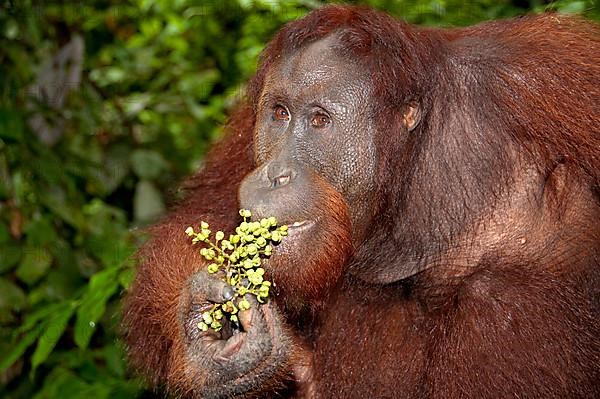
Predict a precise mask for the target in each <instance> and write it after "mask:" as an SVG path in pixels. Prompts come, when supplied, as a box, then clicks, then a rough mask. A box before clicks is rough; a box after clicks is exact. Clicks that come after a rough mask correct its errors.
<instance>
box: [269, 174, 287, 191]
mask: <svg viewBox="0 0 600 399" xmlns="http://www.w3.org/2000/svg"><path fill="white" fill-rule="evenodd" d="M289 182H290V175H281V176H277V177H276V178H274V179H273V188H275V187H281V186H285V185H286V184H288V183H289Z"/></svg>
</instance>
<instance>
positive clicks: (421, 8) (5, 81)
mask: <svg viewBox="0 0 600 399" xmlns="http://www.w3.org/2000/svg"><path fill="white" fill-rule="evenodd" d="M358 3H360V4H368V5H371V6H374V7H376V8H379V9H383V10H387V11H389V12H390V13H392V14H394V15H396V16H399V17H402V18H405V19H407V20H408V21H410V22H414V23H419V24H429V25H468V24H472V23H475V22H478V21H481V20H486V19H494V18H501V17H509V16H513V15H519V14H523V13H526V12H531V11H533V12H540V11H543V10H548V9H551V10H558V11H562V12H575V13H584V14H586V15H587V16H589V17H592V18H598V16H599V14H598V12H599V11H598V9H597V8H596V7H595V5H594V2H593V1H589V0H582V1H566V0H561V1H556V2H552V3H550V4H547V2H543V1H539V0H534V1H526V0H518V1H508V0H472V1H467V2H465V1H464V0H406V1H390V0H371V1H360V2H358ZM320 4H321V2H319V1H315V0H304V1H302V0H297V1H296V0H284V1H274V0H273V1H268V0H267V1H265V0H260V1H250V0H237V1H234V0H226V1H218V0H214V1H201V0H196V1H193V0H176V1H167V0H130V1H118V0H102V1H100V0H98V1H50V2H48V1H43V2H41V1H40V2H37V1H4V0H0V5H1V6H0V59H1V61H2V62H1V64H0V83H1V86H0V89H1V92H0V94H1V97H0V397H3V398H40V399H41V398H44V399H47V398H50V399H51V398H59V397H60V398H80V397H81V398H86V399H87V398H89V397H93V398H131V397H136V396H141V395H144V392H145V391H144V387H143V384H142V383H141V382H140V381H138V380H136V379H135V378H134V377H133V376H132V375H131V374H130V373H129V372H128V371H127V366H126V361H125V357H124V352H123V348H122V347H121V346H120V345H119V343H118V342H119V341H118V335H119V310H120V307H119V299H120V297H121V295H122V293H123V291H124V289H126V288H127V286H128V285H129V284H130V282H131V280H132V277H133V262H132V254H133V253H134V251H135V248H136V246H137V245H139V243H140V241H141V240H142V239H143V237H142V236H141V235H140V234H138V233H136V228H137V227H139V226H143V225H145V224H147V223H150V222H152V221H154V220H156V218H157V217H158V216H160V215H161V214H162V213H163V212H164V209H165V201H166V200H168V199H169V198H170V199H173V198H177V197H178V192H177V191H173V190H172V189H173V188H174V186H176V184H175V182H176V181H178V180H180V179H181V178H182V177H183V176H185V175H187V174H189V173H191V172H192V171H193V170H194V169H196V168H198V167H199V165H200V160H201V157H202V154H203V153H204V152H205V151H206V149H207V148H208V147H209V145H210V143H211V142H212V141H213V140H214V139H215V138H217V137H218V136H219V134H220V126H221V125H222V123H223V122H224V121H225V118H226V114H227V111H228V110H229V109H230V108H231V107H232V106H233V105H234V104H235V102H236V99H237V98H238V97H239V96H240V93H241V91H242V90H243V84H244V82H245V81H246V80H247V79H248V77H249V76H250V75H251V74H252V73H253V71H254V70H255V65H256V60H257V57H258V55H259V53H260V51H261V49H262V48H263V46H264V44H265V42H266V41H267V40H268V39H269V37H270V36H271V35H272V34H273V33H274V32H275V31H276V30H277V29H278V28H279V27H280V26H281V25H282V24H283V23H285V22H286V21H289V20H292V19H296V18H298V17H301V16H302V15H304V14H305V13H306V12H307V11H309V10H310V9H312V8H315V7H318V6H319V5H320ZM165 193H166V194H165Z"/></svg>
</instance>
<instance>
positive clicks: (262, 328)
mask: <svg viewBox="0 0 600 399" xmlns="http://www.w3.org/2000/svg"><path fill="white" fill-rule="evenodd" d="M244 298H245V299H246V300H247V301H248V302H250V309H248V310H242V311H240V312H239V314H238V320H239V321H240V325H241V326H242V328H243V329H244V331H247V333H248V338H249V339H253V338H254V337H257V336H261V337H262V336H268V335H270V334H269V326H268V321H267V320H266V319H265V312H263V311H262V309H261V306H268V305H261V304H260V303H258V301H257V300H256V297H255V296H254V295H245V296H244ZM267 313H268V312H267Z"/></svg>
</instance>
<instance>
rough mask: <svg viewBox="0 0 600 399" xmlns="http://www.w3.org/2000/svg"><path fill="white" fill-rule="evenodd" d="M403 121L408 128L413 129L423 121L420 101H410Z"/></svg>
mask: <svg viewBox="0 0 600 399" xmlns="http://www.w3.org/2000/svg"><path fill="white" fill-rule="evenodd" d="M402 122H403V123H404V126H406V130H408V131H409V132H410V131H412V130H413V129H414V128H416V127H417V126H418V125H419V122H421V106H420V105H419V104H418V103H414V102H413V103H409V104H407V105H406V108H405V110H404V115H403V116H402Z"/></svg>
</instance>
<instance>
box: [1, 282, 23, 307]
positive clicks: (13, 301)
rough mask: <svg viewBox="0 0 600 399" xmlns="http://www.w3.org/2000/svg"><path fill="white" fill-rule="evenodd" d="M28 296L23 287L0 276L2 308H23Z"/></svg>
mask: <svg viewBox="0 0 600 399" xmlns="http://www.w3.org/2000/svg"><path fill="white" fill-rule="evenodd" d="M26 303H27V298H26V297H25V293H24V292H23V290H22V289H21V288H19V287H18V286H17V285H15V284H14V283H11V282H10V281H8V280H7V279H5V278H2V277H0V310H2V309H11V310H21V309H23V307H25V304H26Z"/></svg>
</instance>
